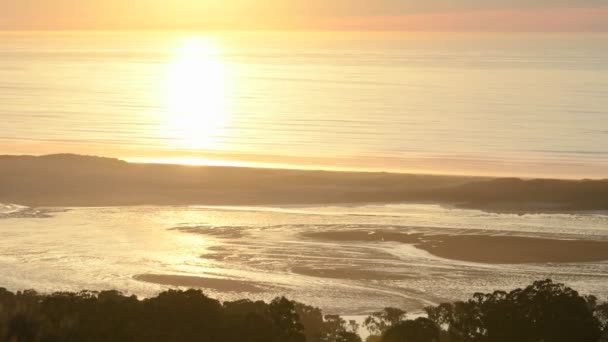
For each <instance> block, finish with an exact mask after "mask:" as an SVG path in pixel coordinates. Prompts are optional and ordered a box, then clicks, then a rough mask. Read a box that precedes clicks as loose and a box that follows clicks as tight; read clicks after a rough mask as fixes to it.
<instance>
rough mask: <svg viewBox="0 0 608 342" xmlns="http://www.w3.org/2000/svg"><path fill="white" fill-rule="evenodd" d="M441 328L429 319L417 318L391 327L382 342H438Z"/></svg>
mask: <svg viewBox="0 0 608 342" xmlns="http://www.w3.org/2000/svg"><path fill="white" fill-rule="evenodd" d="M439 330H440V329H439V327H438V326H437V325H436V324H435V323H434V322H433V321H431V320H430V319H428V318H423V317H421V318H417V319H415V320H408V321H402V322H399V323H397V324H395V325H393V326H391V327H390V328H389V329H388V330H387V331H386V332H385V333H384V334H383V335H382V338H381V340H380V341H381V342H438V341H439Z"/></svg>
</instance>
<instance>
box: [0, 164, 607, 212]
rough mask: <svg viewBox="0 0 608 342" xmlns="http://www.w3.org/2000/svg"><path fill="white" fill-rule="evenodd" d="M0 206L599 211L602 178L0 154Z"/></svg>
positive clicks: (604, 200) (602, 207) (604, 204)
mask: <svg viewBox="0 0 608 342" xmlns="http://www.w3.org/2000/svg"><path fill="white" fill-rule="evenodd" d="M0 202H4V203H17V204H22V205H28V206H125V205H305V204H340V203H401V202H420V203H440V204H445V205H452V206H457V207H462V208H472V209H480V210H486V211H496V212H514V213H530V212H574V211H604V210H608V179H604V180H558V179H530V180H523V179H518V178H487V177H462V176H435V175H414V174H397V173H382V172H338V171H311V170H283V169H264V168H245V167H221V166H182V165H166V164H139V163H128V162H125V161H122V160H119V159H112V158H102V157H91V156H81V155H73V154H56V155H47V156H0Z"/></svg>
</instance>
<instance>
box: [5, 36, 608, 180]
mask: <svg viewBox="0 0 608 342" xmlns="http://www.w3.org/2000/svg"><path fill="white" fill-rule="evenodd" d="M607 41H608V36H607V35H606V34H422V33H420V34H412V33H344V32H340V33H322V32H319V33H273V32H261V33H255V32H249V33H242V32H231V33H178V32H174V33H163V32H153V33H150V32H147V33H146V32H13V33H0V154H47V153H63V152H72V153H81V154H96V155H103V156H111V157H121V158H125V159H128V160H132V161H161V162H175V163H192V164H197V163H203V164H205V163H206V164H228V165H243V164H245V165H273V166H288V167H302V168H307V167H314V168H317V167H321V168H332V169H373V170H392V171H407V172H433V173H458V174H489V175H515V176H541V177H567V178H584V177H591V178H604V177H606V175H608V44H606V42H607Z"/></svg>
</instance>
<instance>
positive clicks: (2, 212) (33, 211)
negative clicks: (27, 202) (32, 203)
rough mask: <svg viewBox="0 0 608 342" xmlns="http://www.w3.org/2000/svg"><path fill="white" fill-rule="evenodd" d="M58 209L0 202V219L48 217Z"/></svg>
mask: <svg viewBox="0 0 608 342" xmlns="http://www.w3.org/2000/svg"><path fill="white" fill-rule="evenodd" d="M57 211H58V209H41V208H30V207H26V206H23V205H18V204H12V203H0V219H10V218H49V217H52V213H55V212H57Z"/></svg>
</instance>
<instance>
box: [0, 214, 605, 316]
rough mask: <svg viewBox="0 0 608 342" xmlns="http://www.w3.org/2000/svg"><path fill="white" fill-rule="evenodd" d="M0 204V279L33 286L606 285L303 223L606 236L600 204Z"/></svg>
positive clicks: (329, 304) (371, 304) (417, 299)
mask: <svg viewBox="0 0 608 342" xmlns="http://www.w3.org/2000/svg"><path fill="white" fill-rule="evenodd" d="M3 208H4V209H2V210H0V287H7V288H9V289H12V290H18V289H28V288H35V289H37V290H39V291H54V290H81V289H93V290H100V289H119V290H122V291H125V292H127V293H135V294H138V295H143V296H146V295H153V294H155V293H157V292H158V291H160V290H162V289H166V288H167V286H161V285H155V284H151V283H145V282H141V281H137V280H136V279H134V277H135V276H137V275H141V274H161V275H181V276H193V277H210V278H222V279H232V280H237V281H239V282H243V283H247V284H252V285H255V286H257V287H258V288H260V289H261V292H256V293H241V292H239V293H235V292H224V291H221V290H218V289H210V290H206V291H207V292H209V293H210V294H211V295H213V296H215V297H218V298H221V299H235V298H242V297H251V298H260V299H271V298H273V297H274V296H277V295H287V296H289V297H291V298H293V299H297V300H300V301H303V302H306V303H309V304H313V305H316V306H320V307H322V308H323V309H325V310H326V311H328V312H335V313H341V314H361V313H365V312H369V311H370V310H375V309H379V308H382V307H384V306H388V305H390V306H399V307H403V308H406V309H409V310H413V311H415V310H419V309H421V308H422V307H423V306H424V305H427V304H430V303H437V302H441V301H444V300H454V299H460V298H467V297H469V296H470V295H471V294H472V293H474V292H476V291H491V290H495V289H499V288H502V289H511V288H514V287H517V286H525V285H527V284H529V283H530V282H531V281H533V280H538V279H543V278H546V277H551V278H553V279H555V280H558V281H563V282H566V283H567V284H568V285H570V286H572V287H574V288H576V289H578V290H580V291H582V292H584V293H593V294H596V295H599V296H601V297H606V296H608V286H607V284H608V282H607V280H608V262H594V263H580V264H526V265H489V264H479V263H471V262H462V261H454V260H446V259H442V258H438V257H435V256H433V255H431V254H429V253H427V252H425V251H423V250H420V249H417V248H415V247H413V246H411V245H407V244H399V243H391V242H339V243H338V242H332V241H321V240H312V239H309V238H305V237H303V236H302V233H310V232H324V231H336V230H337V231H353V230H361V229H364V230H369V229H377V230H394V231H400V232H406V231H407V232H425V233H429V232H431V233H447V234H461V233H463V232H467V233H478V234H487V233H500V234H506V235H523V236H536V237H558V238H569V239H594V240H607V239H608V216H605V215H599V214H597V215H596V214H585V215H567V214H552V215H547V214H535V215H522V216H518V215H507V214H490V213H484V212H480V211H475V210H461V209H450V208H444V207H440V206H435V205H383V206H380V205H367V206H352V207H346V206H339V207H286V208H272V207H222V208H218V207H123V208H68V209H57V208H54V209H36V210H35V209H30V208H25V207H22V208H21V209H19V211H20V212H23V213H24V214H23V215H16V214H15V208H14V207H7V206H4V207H3Z"/></svg>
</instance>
